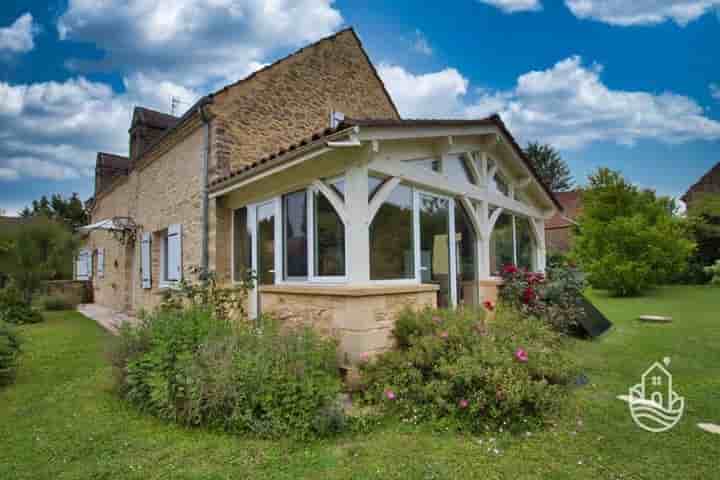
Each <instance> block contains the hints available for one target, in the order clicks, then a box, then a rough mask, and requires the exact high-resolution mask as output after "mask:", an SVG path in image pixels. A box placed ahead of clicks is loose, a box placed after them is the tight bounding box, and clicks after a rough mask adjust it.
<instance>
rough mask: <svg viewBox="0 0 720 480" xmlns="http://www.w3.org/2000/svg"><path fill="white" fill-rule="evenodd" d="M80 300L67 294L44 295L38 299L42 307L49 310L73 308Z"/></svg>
mask: <svg viewBox="0 0 720 480" xmlns="http://www.w3.org/2000/svg"><path fill="white" fill-rule="evenodd" d="M78 303H80V302H79V300H77V299H73V298H70V297H69V296H67V295H44V296H42V297H40V298H39V299H38V304H39V305H40V308H42V309H43V310H48V311H59V310H73V309H74V308H75V307H76V306H77V304H78Z"/></svg>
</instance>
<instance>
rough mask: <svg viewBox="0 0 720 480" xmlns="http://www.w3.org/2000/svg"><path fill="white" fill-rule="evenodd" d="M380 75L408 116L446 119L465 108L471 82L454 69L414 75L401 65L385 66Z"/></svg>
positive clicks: (381, 66) (403, 112)
mask: <svg viewBox="0 0 720 480" xmlns="http://www.w3.org/2000/svg"><path fill="white" fill-rule="evenodd" d="M378 73H379V74H380V77H382V80H383V82H384V83H385V86H386V87H387V89H388V91H389V92H390V96H391V97H392V98H393V100H394V101H395V104H396V105H398V108H399V109H400V111H401V113H402V114H403V116H405V117H411V118H412V117H443V116H447V115H453V114H455V113H456V112H457V111H458V109H460V108H462V102H461V100H462V97H463V96H464V95H465V94H466V93H467V86H468V81H467V80H466V79H465V78H464V77H463V76H462V75H460V72H458V71H457V70H456V69H454V68H446V69H445V70H442V71H440V72H435V73H428V74H424V75H414V74H412V73H410V72H408V71H406V70H405V69H404V68H402V67H400V66H397V65H387V64H381V65H380V67H379V68H378Z"/></svg>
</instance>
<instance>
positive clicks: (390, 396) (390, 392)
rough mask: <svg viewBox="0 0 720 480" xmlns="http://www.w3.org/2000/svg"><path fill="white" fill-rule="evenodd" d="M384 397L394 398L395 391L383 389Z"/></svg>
mask: <svg viewBox="0 0 720 480" xmlns="http://www.w3.org/2000/svg"><path fill="white" fill-rule="evenodd" d="M385 398H387V399H388V400H395V392H393V391H392V390H390V389H389V388H388V389H387V390H385Z"/></svg>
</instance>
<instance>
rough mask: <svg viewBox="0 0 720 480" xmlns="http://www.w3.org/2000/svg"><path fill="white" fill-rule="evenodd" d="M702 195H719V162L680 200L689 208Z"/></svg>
mask: <svg viewBox="0 0 720 480" xmlns="http://www.w3.org/2000/svg"><path fill="white" fill-rule="evenodd" d="M704 194H715V195H720V162H718V163H717V164H716V165H715V166H714V167H713V168H711V169H710V170H709V171H708V172H707V173H706V174H705V175H703V176H702V177H701V178H700V180H698V181H697V183H695V184H694V185H693V186H691V187H690V188H689V189H688V191H687V192H685V195H683V196H682V197H681V200H682V201H683V202H685V203H686V204H687V205H688V206H689V205H690V204H691V203H692V202H693V200H695V199H697V198H698V197H699V196H702V195H704Z"/></svg>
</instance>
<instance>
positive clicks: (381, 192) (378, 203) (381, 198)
mask: <svg viewBox="0 0 720 480" xmlns="http://www.w3.org/2000/svg"><path fill="white" fill-rule="evenodd" d="M398 185H400V178H398V177H392V178H390V179H388V180H386V181H385V183H383V184H382V185H381V186H380V188H379V189H378V190H377V192H375V195H373V198H372V200H371V201H370V207H369V208H368V218H367V221H368V223H372V221H373V219H374V218H375V214H377V212H378V210H380V207H382V204H383V203H385V200H387V198H388V197H389V196H390V194H391V193H392V192H393V190H395V187H397V186H398Z"/></svg>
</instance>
